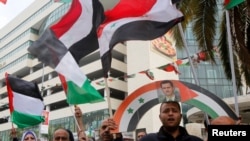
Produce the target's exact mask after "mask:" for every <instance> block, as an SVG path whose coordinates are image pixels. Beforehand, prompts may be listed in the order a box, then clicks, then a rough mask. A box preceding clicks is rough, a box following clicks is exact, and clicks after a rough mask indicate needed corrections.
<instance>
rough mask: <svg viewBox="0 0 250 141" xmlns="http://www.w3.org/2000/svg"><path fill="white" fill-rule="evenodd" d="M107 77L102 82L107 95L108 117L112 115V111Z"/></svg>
mask: <svg viewBox="0 0 250 141" xmlns="http://www.w3.org/2000/svg"><path fill="white" fill-rule="evenodd" d="M107 79H108V78H104V82H105V93H106V97H107V102H108V109H109V117H113V113H112V108H111V101H110V89H109V87H108V81H107Z"/></svg>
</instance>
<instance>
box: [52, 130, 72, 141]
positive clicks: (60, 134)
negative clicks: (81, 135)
mask: <svg viewBox="0 0 250 141" xmlns="http://www.w3.org/2000/svg"><path fill="white" fill-rule="evenodd" d="M53 141H69V133H68V132H67V131H66V130H63V129H58V130H56V131H55V132H54V136H53Z"/></svg>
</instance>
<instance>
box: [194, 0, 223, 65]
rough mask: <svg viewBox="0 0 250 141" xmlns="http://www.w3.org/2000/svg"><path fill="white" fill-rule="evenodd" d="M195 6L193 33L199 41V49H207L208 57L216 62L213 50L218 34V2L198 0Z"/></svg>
mask: <svg viewBox="0 0 250 141" xmlns="http://www.w3.org/2000/svg"><path fill="white" fill-rule="evenodd" d="M194 1H195V0H194ZM194 6H195V7H193V8H194V10H195V11H194V19H195V21H194V24H193V28H192V29H193V33H194V35H195V37H196V39H197V41H198V44H199V49H200V50H206V51H207V52H208V54H209V56H208V57H209V58H210V59H211V61H212V62H215V59H214V54H213V52H212V50H213V46H214V45H213V42H214V38H215V34H216V22H217V21H216V16H217V11H218V10H217V2H216V0H197V1H196V4H195V5H194Z"/></svg>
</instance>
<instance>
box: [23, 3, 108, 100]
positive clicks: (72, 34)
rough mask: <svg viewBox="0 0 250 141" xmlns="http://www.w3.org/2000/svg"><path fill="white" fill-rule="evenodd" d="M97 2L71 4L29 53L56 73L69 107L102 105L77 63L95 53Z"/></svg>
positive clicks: (99, 8) (98, 18)
mask: <svg viewBox="0 0 250 141" xmlns="http://www.w3.org/2000/svg"><path fill="white" fill-rule="evenodd" d="M103 13H104V12H103V7H102V5H101V3H100V2H99V1H98V0H73V1H72V4H71V7H70V9H69V11H68V12H67V13H66V14H65V15H64V16H63V17H62V18H61V20H60V21H59V22H58V23H56V24H54V25H52V26H51V27H50V28H49V29H47V30H46V31H45V32H44V33H43V34H42V36H41V37H40V38H39V39H38V40H37V41H35V42H34V43H33V44H32V45H31V46H30V47H29V48H28V51H29V52H30V53H31V54H32V55H34V56H36V57H37V58H38V59H39V60H40V61H41V62H43V63H45V64H46V65H48V66H50V67H51V68H53V69H55V70H56V71H57V72H58V73H59V75H60V79H61V81H62V84H63V88H64V90H65V92H66V94H67V102H68V103H69V104H81V103H94V102H100V101H103V100H104V99H103V97H102V96H101V95H100V93H99V92H98V91H97V90H96V89H95V88H94V87H93V86H92V85H91V84H90V81H89V80H88V78H87V77H86V76H85V75H84V74H83V73H82V71H81V70H80V68H79V65H78V62H79V60H80V59H81V58H82V57H84V56H86V55H87V54H89V53H91V52H93V51H95V50H96V49H98V39H97V35H96V28H97V26H98V25H99V24H100V23H101V22H102V19H103Z"/></svg>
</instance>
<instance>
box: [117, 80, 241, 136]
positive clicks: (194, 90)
mask: <svg viewBox="0 0 250 141" xmlns="http://www.w3.org/2000/svg"><path fill="white" fill-rule="evenodd" d="M171 81H172V82H173V84H174V86H175V88H176V91H178V94H179V95H180V99H181V101H180V102H182V103H187V104H190V105H192V106H194V107H197V108H198V109H200V110H201V111H203V112H205V113H207V114H208V115H209V116H211V117H212V118H216V117H218V116H222V115H226V116H230V117H232V118H233V119H235V120H236V119H237V115H236V114H235V113H234V111H232V109H231V108H230V106H228V105H227V104H226V103H225V102H224V101H223V100H222V99H221V98H219V97H217V96H216V95H215V94H213V93H211V92H209V91H208V90H206V89H203V88H201V87H199V86H197V85H195V84H192V83H188V82H183V81H178V80H171ZM160 82H161V81H156V82H152V83H149V84H146V85H144V86H142V87H140V88H138V89H137V90H135V91H134V92H133V93H131V94H130V95H129V96H128V97H127V98H126V99H125V100H124V101H123V102H122V103H121V105H120V106H119V107H118V109H117V110H116V112H115V114H114V120H115V121H116V123H117V125H118V129H117V130H116V131H115V132H129V131H134V130H135V129H136V127H137V124H138V123H139V120H140V119H141V118H142V117H143V115H144V114H145V113H146V112H147V111H148V110H149V109H151V108H152V107H154V106H155V105H157V104H160V103H161V102H162V101H161V99H160V98H161V96H162V95H163V96H164V94H163V93H162V90H161V87H160Z"/></svg>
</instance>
